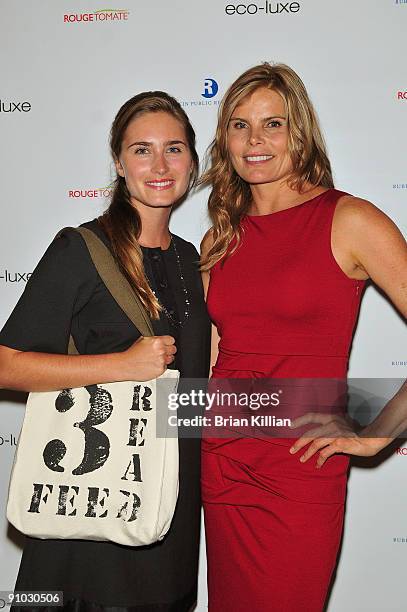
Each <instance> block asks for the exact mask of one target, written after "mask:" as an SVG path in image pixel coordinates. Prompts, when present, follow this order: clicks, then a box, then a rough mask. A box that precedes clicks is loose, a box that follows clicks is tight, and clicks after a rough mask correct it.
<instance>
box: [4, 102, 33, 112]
mask: <svg viewBox="0 0 407 612" xmlns="http://www.w3.org/2000/svg"><path fill="white" fill-rule="evenodd" d="M30 110H31V104H30V102H27V101H25V102H15V101H14V100H10V101H8V100H0V113H29V112H30Z"/></svg>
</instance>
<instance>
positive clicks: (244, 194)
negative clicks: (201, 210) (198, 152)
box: [199, 62, 334, 271]
mask: <svg viewBox="0 0 407 612" xmlns="http://www.w3.org/2000/svg"><path fill="white" fill-rule="evenodd" d="M260 87H266V88H267V89H270V90H273V91H276V92H277V93H279V94H280V96H281V97H282V98H283V100H284V103H285V106H286V113H287V126H288V152H289V155H290V158H291V162H292V167H293V172H292V176H291V177H290V178H289V185H290V187H291V188H293V189H297V190H298V192H299V193H302V190H303V187H304V185H305V184H306V183H311V184H312V185H314V186H323V187H328V188H329V187H333V186H334V183H333V179H332V171H331V165H330V162H329V159H328V156H327V153H326V147H325V143H324V139H323V137H322V134H321V130H320V127H319V123H318V119H317V115H316V112H315V110H314V107H313V105H312V102H311V100H310V98H309V96H308V93H307V91H306V89H305V86H304V83H303V82H302V81H301V79H300V77H299V76H298V74H297V73H296V72H294V70H293V69H292V68H290V67H289V66H287V65H285V64H270V63H268V62H264V63H263V64H259V65H258V66H253V68H249V70H246V72H244V73H243V74H242V75H241V76H239V77H238V78H237V79H236V80H235V81H234V83H232V85H231V86H230V87H229V89H228V90H227V92H226V94H225V96H224V98H223V100H222V102H221V104H220V107H219V112H218V125H217V128H216V134H215V138H214V140H213V142H212V143H211V145H210V146H209V149H208V153H207V160H208V161H207V169H206V171H205V172H204V174H203V175H202V177H201V179H200V181H199V184H200V185H204V186H208V185H210V186H211V187H212V191H211V193H210V196H209V201H208V208H209V216H210V219H211V221H212V229H211V230H210V233H211V238H212V240H211V242H212V244H211V246H210V248H209V249H208V251H207V253H205V254H204V255H203V257H202V259H201V269H202V270H204V271H205V270H209V269H210V268H212V266H214V265H215V263H216V262H217V261H219V260H220V259H221V258H222V257H223V256H224V255H225V253H227V256H230V255H231V254H232V253H233V252H234V251H235V250H236V249H237V247H238V246H239V244H240V241H241V231H240V221H241V219H242V217H243V215H245V214H246V213H247V212H248V210H249V207H250V204H251V201H252V196H251V190H250V185H249V184H248V183H247V182H246V181H244V180H243V179H242V178H240V176H239V175H238V174H237V173H236V171H235V170H234V168H233V165H232V162H231V160H230V156H229V152H228V139H227V133H228V125H229V122H230V119H231V117H232V114H233V112H234V110H235V108H236V107H237V106H238V105H239V104H240V103H241V102H242V100H243V99H244V98H246V97H247V96H249V95H250V94H252V93H253V92H254V91H255V90H256V89H259V88H260ZM234 239H235V241H234V245H233V247H232V248H230V249H229V245H230V244H231V242H232V241H233V240H234Z"/></svg>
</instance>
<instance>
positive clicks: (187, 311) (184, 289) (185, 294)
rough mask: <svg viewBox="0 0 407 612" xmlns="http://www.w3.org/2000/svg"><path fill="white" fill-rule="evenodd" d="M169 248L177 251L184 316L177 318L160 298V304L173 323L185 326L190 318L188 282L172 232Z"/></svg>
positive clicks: (177, 325)
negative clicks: (180, 318) (186, 281)
mask: <svg viewBox="0 0 407 612" xmlns="http://www.w3.org/2000/svg"><path fill="white" fill-rule="evenodd" d="M169 248H172V249H173V251H174V253H175V258H176V261H177V267H178V273H179V277H180V280H181V288H182V293H183V298H184V307H183V318H182V320H178V319H176V318H175V317H174V316H173V315H172V313H171V312H170V311H169V310H168V309H167V308H166V307H165V306H164V305H163V304H161V302H160V301H159V300H158V301H159V304H160V306H161V310H162V311H163V313H164V314H165V316H166V317H167V319H168V320H169V321H170V322H171V323H172V324H173V325H175V326H176V327H183V326H184V325H185V323H186V322H187V321H188V319H189V314H190V299H189V293H188V289H187V286H186V283H185V277H184V270H183V269H182V264H181V257H180V256H179V253H178V249H177V245H176V241H175V238H174V236H173V235H172V234H171V242H170V247H169ZM153 293H154V292H153ZM154 295H155V297H156V298H157V295H156V294H155V293H154ZM157 299H158V298H157Z"/></svg>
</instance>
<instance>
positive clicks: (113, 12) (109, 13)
mask: <svg viewBox="0 0 407 612" xmlns="http://www.w3.org/2000/svg"><path fill="white" fill-rule="evenodd" d="M129 14H130V12H129V11H128V10H127V9H100V10H99V11H94V12H93V13H67V14H65V15H64V23H78V22H80V21H82V22H86V23H90V22H95V21H127V19H128V18H129Z"/></svg>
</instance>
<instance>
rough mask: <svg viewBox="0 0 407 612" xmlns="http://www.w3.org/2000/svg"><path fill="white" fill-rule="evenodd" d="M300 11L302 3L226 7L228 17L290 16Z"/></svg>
mask: <svg viewBox="0 0 407 612" xmlns="http://www.w3.org/2000/svg"><path fill="white" fill-rule="evenodd" d="M300 10H301V3H300V2H270V1H269V0H264V1H263V2H251V3H250V4H246V3H245V4H243V3H241V4H227V5H226V6H225V13H226V15H258V14H260V15H284V14H285V15H290V14H293V13H298V12H299V11H300Z"/></svg>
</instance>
